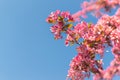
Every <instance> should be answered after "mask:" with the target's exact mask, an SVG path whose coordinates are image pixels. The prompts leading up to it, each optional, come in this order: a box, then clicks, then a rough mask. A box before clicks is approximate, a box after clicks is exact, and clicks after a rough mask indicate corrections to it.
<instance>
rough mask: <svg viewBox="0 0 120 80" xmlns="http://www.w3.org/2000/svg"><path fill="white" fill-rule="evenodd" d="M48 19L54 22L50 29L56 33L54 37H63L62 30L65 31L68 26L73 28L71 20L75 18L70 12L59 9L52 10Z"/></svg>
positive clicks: (49, 21)
mask: <svg viewBox="0 0 120 80" xmlns="http://www.w3.org/2000/svg"><path fill="white" fill-rule="evenodd" d="M46 21H47V22H48V23H52V24H53V26H52V27H51V28H50V30H51V32H52V33H53V34H54V38H55V39H61V38H62V35H61V32H65V31H66V30H67V29H68V28H71V27H72V24H71V22H73V21H74V20H73V18H72V16H71V15H70V13H69V12H60V10H57V11H55V12H52V13H51V14H50V15H49V17H48V18H47V19H46Z"/></svg>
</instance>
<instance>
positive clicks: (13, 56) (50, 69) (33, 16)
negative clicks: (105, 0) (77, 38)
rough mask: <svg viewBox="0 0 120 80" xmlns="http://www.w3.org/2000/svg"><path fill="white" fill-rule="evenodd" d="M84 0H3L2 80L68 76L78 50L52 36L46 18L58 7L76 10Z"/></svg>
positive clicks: (0, 13)
mask: <svg viewBox="0 0 120 80" xmlns="http://www.w3.org/2000/svg"><path fill="white" fill-rule="evenodd" d="M81 1H82V0H71V1H68V0H0V80H65V78H66V75H67V71H68V69H69V63H70V60H71V59H72V58H73V57H74V56H75V55H76V54H77V53H76V51H75V48H74V47H65V45H64V40H58V41H55V40H54V39H53V35H52V34H51V32H50V31H49V27H50V25H49V24H47V23H46V22H45V19H46V17H47V16H48V15H49V14H50V12H51V11H55V10H56V9H60V10H62V11H66V10H69V11H71V13H74V12H76V11H78V10H79V9H80V2H81ZM90 20H91V19H88V21H90ZM108 60H110V58H108Z"/></svg>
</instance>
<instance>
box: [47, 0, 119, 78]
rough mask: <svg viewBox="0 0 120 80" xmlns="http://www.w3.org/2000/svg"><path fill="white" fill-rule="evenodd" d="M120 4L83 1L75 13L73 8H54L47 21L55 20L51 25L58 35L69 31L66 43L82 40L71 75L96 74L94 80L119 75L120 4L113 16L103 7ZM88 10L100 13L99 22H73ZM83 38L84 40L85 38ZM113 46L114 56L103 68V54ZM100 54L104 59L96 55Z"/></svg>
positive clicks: (57, 37) (72, 76)
mask: <svg viewBox="0 0 120 80" xmlns="http://www.w3.org/2000/svg"><path fill="white" fill-rule="evenodd" d="M118 5H120V0H91V1H90V2H86V1H85V2H84V3H83V4H82V8H83V9H82V10H81V11H79V12H77V13H75V14H73V15H71V14H70V13H69V12H60V11H59V10H57V11H55V12H52V13H51V14H50V15H49V16H48V18H47V19H46V21H47V22H48V23H52V24H53V25H52V27H51V28H50V30H51V32H52V33H53V34H54V37H55V39H61V38H62V33H63V32H64V33H65V34H66V39H65V45H66V46H68V45H69V44H70V45H73V44H78V47H77V48H76V50H77V52H78V54H77V55H76V56H75V57H74V58H73V59H72V61H71V63H70V69H69V71H68V78H70V79H72V80H84V79H85V78H86V77H88V78H89V77H90V73H93V74H94V77H93V79H94V80H112V78H113V77H114V76H115V75H120V8H118V10H117V12H116V13H115V15H113V16H109V15H107V14H103V13H102V12H101V9H104V10H105V11H110V10H111V9H112V8H114V7H116V6H118ZM87 12H93V13H94V14H95V15H96V16H99V17H100V18H99V20H98V22H97V23H96V24H92V23H87V22H84V21H81V22H78V24H76V25H75V26H74V25H73V22H75V20H76V19H78V18H79V17H80V16H82V17H86V13H87ZM81 39H82V41H81ZM108 47H111V51H112V53H113V56H114V59H113V61H112V62H111V64H110V66H109V67H108V68H107V69H103V65H102V64H103V61H102V59H103V57H104V54H105V50H106V48H108ZM96 54H97V55H100V56H101V57H100V59H96Z"/></svg>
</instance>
